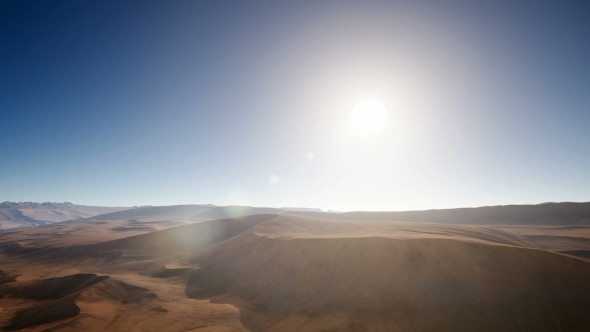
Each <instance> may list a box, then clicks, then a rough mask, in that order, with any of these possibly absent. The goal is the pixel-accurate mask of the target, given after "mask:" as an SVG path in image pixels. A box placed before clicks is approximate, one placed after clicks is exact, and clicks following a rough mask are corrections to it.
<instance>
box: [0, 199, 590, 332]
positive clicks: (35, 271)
mask: <svg viewBox="0 0 590 332" xmlns="http://www.w3.org/2000/svg"><path fill="white" fill-rule="evenodd" d="M204 211H207V210H204ZM167 213H168V214H161V215H156V216H155V215H153V214H147V215H144V216H130V215H127V216H120V215H119V216H116V215H115V216H113V215H110V216H108V218H102V219H100V218H97V219H94V220H93V221H90V222H89V223H88V225H86V227H84V224H81V223H78V222H76V223H71V224H70V225H67V223H66V224H64V225H63V226H64V227H63V228H61V229H59V230H58V231H57V233H58V234H57V235H56V234H55V231H56V229H55V228H53V229H52V230H51V231H48V230H47V229H50V228H49V227H48V226H46V227H34V228H29V229H27V230H26V232H25V231H24V230H19V231H18V232H0V240H1V242H2V248H3V249H2V251H1V252H0V270H1V272H0V294H1V295H2V296H1V298H0V326H3V327H4V329H8V330H19V329H26V330H27V331H80V330H84V331H105V330H108V331H246V330H250V331H429V332H437V331H588V330H590V284H589V283H588V282H587V280H590V279H589V278H590V262H589V261H587V260H585V259H584V258H578V257H574V256H571V255H564V254H561V253H558V252H555V251H552V250H550V249H547V248H546V247H545V246H544V245H540V244H539V241H537V240H535V238H534V237H533V238H531V236H561V237H575V238H578V237H583V236H586V235H587V234H588V233H587V232H586V229H585V228H579V229H578V231H576V230H575V229H573V228H570V229H567V230H566V229H564V228H556V227H553V228H552V227H545V226H543V227H541V226H531V227H526V226H522V227H520V226H519V227H520V228H514V229H511V227H504V226H502V227H491V226H477V225H450V224H440V223H429V222H401V221H382V220H381V221H362V220H361V221H351V220H333V219H330V220H328V219H318V218H309V217H302V216H293V215H285V214H264V215H253V216H246V217H242V218H237V219H231V218H230V219H221V220H210V221H203V222H198V223H195V222H194V220H193V219H187V220H186V222H187V223H186V224H180V222H179V223H178V224H175V225H176V226H177V227H167V226H166V222H165V221H166V220H168V221H170V220H169V219H170V218H169V217H170V214H169V213H170V212H167ZM198 213H199V212H197V214H198ZM189 214H190V215H192V216H194V214H192V212H190V213H189ZM186 215H187V214H182V215H181V216H177V217H179V218H186ZM135 217H137V218H135ZM109 218H110V219H109ZM130 219H136V221H135V224H133V225H135V226H137V227H142V226H147V225H150V226H147V227H152V228H153V229H151V230H147V231H146V230H137V231H114V230H113V228H117V227H126V226H130V225H131V223H129V220H130ZM178 220H182V219H178ZM190 220H193V222H190ZM93 222H102V223H100V224H92V223H93ZM142 223H145V224H144V225H141V224H142ZM148 223H151V224H148ZM179 224H180V226H178V225H179ZM133 225H131V226H133ZM138 225H139V226H138ZM51 232H53V233H51ZM43 234H44V235H43ZM49 234H52V235H49ZM121 234H123V235H121ZM566 247H567V246H566ZM560 248H561V247H560Z"/></svg>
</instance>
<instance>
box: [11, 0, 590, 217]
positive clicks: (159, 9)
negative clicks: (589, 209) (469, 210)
mask: <svg viewBox="0 0 590 332" xmlns="http://www.w3.org/2000/svg"><path fill="white" fill-rule="evenodd" d="M589 6H590V3H589V2H588V1H578V2H576V1H356V2H352V1H292V2H287V1H268V2H256V1H235V2H224V1H209V2H207V1H42V2H33V1H2V2H1V3H0V125H1V127H0V201H4V200H10V201H71V202H74V203H78V204H87V205H113V206H114V205H119V206H122V205H143V204H153V205H169V204H185V203H213V204H219V205H225V204H251V205H255V206H276V207H280V206H306V207H320V208H325V209H337V210H359V209H364V210H409V209H426V208H447V207H464V206H481V205H496V204H520V203H526V204H528V203H540V202H546V201H590V106H589V105H590V60H589V59H590V20H589V19H588V17H589V16H590V8H589ZM365 99H374V100H377V101H379V102H380V103H382V104H383V105H384V107H385V108H386V109H387V112H388V118H387V124H386V125H385V127H384V129H383V130H382V131H381V132H380V133H379V134H378V135H375V136H371V137H361V136H358V135H353V134H351V133H350V130H349V129H350V128H349V127H350V126H349V123H348V121H349V118H350V112H351V111H352V109H353V108H354V105H355V104H356V103H358V102H360V101H362V100H365Z"/></svg>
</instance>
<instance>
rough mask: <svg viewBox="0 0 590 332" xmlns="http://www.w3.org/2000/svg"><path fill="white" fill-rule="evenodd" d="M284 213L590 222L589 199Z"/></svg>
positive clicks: (399, 218) (454, 221) (513, 222)
mask: <svg viewBox="0 0 590 332" xmlns="http://www.w3.org/2000/svg"><path fill="white" fill-rule="evenodd" d="M284 214H290V215H301V216H307V217H314V218H323V219H338V220H391V221H420V222H436V223H444V224H463V225H555V226H557V225H570V226H571V225H590V202H588V203H570V202H564V203H542V204H537V205H500V206H483V207H477V208H459V209H441V210H424V211H402V212H394V211H391V212H390V211H379V212H371V211H357V212H342V213H330V212H313V211H287V212H285V213H284Z"/></svg>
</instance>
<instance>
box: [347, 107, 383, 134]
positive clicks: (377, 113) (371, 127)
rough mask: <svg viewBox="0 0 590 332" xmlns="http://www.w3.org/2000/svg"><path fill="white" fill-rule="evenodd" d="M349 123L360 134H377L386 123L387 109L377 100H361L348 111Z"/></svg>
mask: <svg viewBox="0 0 590 332" xmlns="http://www.w3.org/2000/svg"><path fill="white" fill-rule="evenodd" d="M350 123H351V125H352V127H353V128H354V129H355V130H356V131H357V132H358V133H360V134H362V135H365V136H373V135H377V134H379V132H381V130H383V127H385V124H386V123H387V111H386V110H385V107H384V106H383V105H382V104H381V103H380V102H378V101H377V100H373V99H367V100H363V101H361V102H359V103H358V104H356V106H355V107H354V109H353V110H352V112H351V113H350Z"/></svg>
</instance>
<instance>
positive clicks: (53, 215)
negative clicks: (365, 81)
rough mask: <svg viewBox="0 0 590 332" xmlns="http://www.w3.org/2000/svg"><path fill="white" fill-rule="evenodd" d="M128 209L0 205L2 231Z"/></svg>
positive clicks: (16, 203) (69, 204)
mask: <svg viewBox="0 0 590 332" xmlns="http://www.w3.org/2000/svg"><path fill="white" fill-rule="evenodd" d="M127 209H129V208H128V207H104V206H85V205H76V204H72V203H70V202H65V203H52V202H45V203H36V202H3V203H0V229H10V228H18V227H30V226H39V225H45V224H49V223H54V222H60V221H66V220H75V219H82V218H89V217H93V216H96V215H100V214H104V213H109V212H117V211H122V210H127Z"/></svg>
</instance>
